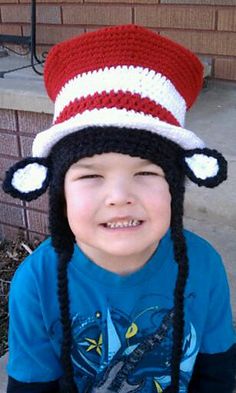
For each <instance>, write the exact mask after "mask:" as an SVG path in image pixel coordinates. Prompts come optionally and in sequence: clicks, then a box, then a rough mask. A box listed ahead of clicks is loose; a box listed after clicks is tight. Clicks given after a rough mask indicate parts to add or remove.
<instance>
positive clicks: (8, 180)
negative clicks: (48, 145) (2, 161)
mask: <svg viewBox="0 0 236 393" xmlns="http://www.w3.org/2000/svg"><path fill="white" fill-rule="evenodd" d="M33 163H38V164H39V165H42V166H44V167H46V168H47V175H46V178H45V180H44V181H43V183H42V186H41V187H40V188H38V189H36V190H34V191H29V192H21V191H19V190H18V189H16V188H15V187H14V186H13V185H12V179H13V176H14V174H15V173H16V172H17V171H18V170H19V169H22V168H24V167H26V166H27V165H29V164H33ZM50 178H51V176H50V167H49V161H48V159H47V158H38V157H27V158H25V159H23V160H21V161H19V162H17V163H16V164H14V165H13V166H12V167H10V169H9V170H8V171H7V172H6V175H5V179H4V181H3V185H2V188H3V191H4V192H6V193H7V194H10V195H11V196H12V197H13V198H19V199H21V200H22V201H28V202H30V201H32V200H34V199H37V198H38V197H39V196H40V195H42V194H44V192H45V191H46V189H47V187H48V185H49V182H50Z"/></svg>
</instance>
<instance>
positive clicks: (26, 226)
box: [15, 111, 29, 240]
mask: <svg viewBox="0 0 236 393" xmlns="http://www.w3.org/2000/svg"><path fill="white" fill-rule="evenodd" d="M15 116H16V136H17V141H18V149H19V157H18V158H19V159H21V160H22V159H23V154H22V147H21V140H20V126H19V116H18V111H15ZM22 207H23V209H22V210H23V220H24V226H25V228H24V229H25V231H26V237H27V240H29V236H28V229H29V223H28V218H27V213H26V202H25V201H23V204H22Z"/></svg>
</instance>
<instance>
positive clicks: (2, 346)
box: [0, 238, 38, 357]
mask: <svg viewBox="0 0 236 393" xmlns="http://www.w3.org/2000/svg"><path fill="white" fill-rule="evenodd" d="M37 245H38V243H37V242H35V244H30V243H29V242H27V241H26V240H24V239H22V238H18V239H17V240H16V241H14V242H13V241H7V240H2V241H0V357H1V356H2V355H4V354H5V353H6V352H7V350H8V344H7V332H8V294H9V288H10V282H11V279H12V277H13V274H14V272H15V270H16V268H17V266H18V265H19V264H20V263H21V262H22V261H23V259H25V257H26V256H27V255H29V254H30V253H31V252H32V250H33V249H35V248H36V246H37Z"/></svg>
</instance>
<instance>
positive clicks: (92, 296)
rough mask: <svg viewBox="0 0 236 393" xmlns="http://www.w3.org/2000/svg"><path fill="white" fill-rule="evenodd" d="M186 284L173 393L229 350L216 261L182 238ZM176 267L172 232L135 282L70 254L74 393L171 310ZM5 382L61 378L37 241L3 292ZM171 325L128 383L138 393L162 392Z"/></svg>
mask: <svg viewBox="0 0 236 393" xmlns="http://www.w3.org/2000/svg"><path fill="white" fill-rule="evenodd" d="M184 233H185V237H186V240H187V247H188V257H189V265H190V266H189V278H188V282H187V286H186V291H185V332H184V343H183V357H182V360H181V365H180V371H181V373H180V390H179V391H180V392H181V393H182V392H183V393H184V392H187V388H188V383H189V380H190V378H191V374H192V370H193V366H194V363H195V360H196V356H197V354H198V353H199V352H201V353H206V354H215V353H221V352H225V351H227V350H228V349H229V348H230V347H231V346H232V344H233V343H234V342H235V334H234V331H233V326H232V314H231V307H230V299H229V288H228V283H227V278H226V274H225V270H224V267H223V264H222V261H221V258H220V256H219V254H218V253H217V252H216V251H215V250H214V249H213V248H212V246H211V245H210V244H209V243H207V242H206V241H205V240H203V239H202V238H200V237H198V236H197V235H195V234H193V233H191V232H188V231H185V232H184ZM176 275H177V265H176V262H175V261H174V257H173V244H172V241H171V238H170V232H167V234H166V235H165V236H164V238H163V239H162V240H161V242H160V243H159V246H158V248H157V250H156V252H155V253H154V254H153V256H152V258H151V259H150V260H149V261H148V262H147V263H146V264H145V265H144V266H143V267H142V268H141V269H140V270H138V271H136V272H135V273H132V274H129V275H126V276H120V275H118V274H115V273H112V272H109V271H107V270H105V269H103V268H101V267H99V266H98V265H96V264H95V263H93V262H92V261H91V260H89V259H88V258H87V257H86V256H85V255H84V254H83V253H82V252H81V250H80V249H79V247H78V246H77V245H75V247H74V254H73V258H72V260H71V262H70V263H69V265H68V280H69V295H70V301H71V304H70V310H71V321H72V337H73V340H72V341H73V345H72V351H71V353H72V355H71V356H72V361H73V364H74V370H75V379H76V383H77V385H78V387H79V391H80V392H84V391H85V387H86V386H88V384H89V383H91V381H93V380H94V379H95V378H98V377H99V376H100V375H103V373H104V370H106V368H107V366H108V365H109V364H113V362H114V363H115V361H116V359H120V358H122V359H124V358H126V357H130V356H132V353H133V351H134V350H135V349H136V348H138V346H139V345H140V344H141V343H142V342H143V340H144V339H145V338H147V337H148V336H150V335H151V334H153V333H154V332H155V331H157V329H158V328H159V327H160V324H161V322H162V320H163V318H164V317H165V316H166V315H167V314H168V313H169V311H170V310H171V309H172V308H173V291H174V287H175V283H176ZM9 308H10V309H9V312H10V327H9V348H10V356H9V362H8V374H9V375H10V376H11V377H13V378H15V379H16V380H18V381H21V382H47V381H51V380H55V379H58V378H59V377H60V376H62V374H63V370H62V366H61V363H60V348H61V338H62V330H61V323H60V313H59V304H58V299H57V255H56V253H55V251H54V249H53V247H52V244H51V239H48V240H46V241H44V242H43V243H42V244H41V245H40V246H39V247H38V248H37V250H35V251H34V252H33V254H31V255H30V256H29V257H28V258H27V259H26V260H25V261H24V262H23V263H22V264H21V265H20V267H19V268H18V269H17V271H16V273H15V275H14V278H13V280H12V284H11V291H10V303H9ZM171 348H172V325H171V324H170V326H169V328H168V331H167V333H166V335H165V337H164V338H163V339H162V341H161V342H160V343H159V345H158V346H157V347H154V348H153V349H152V350H147V351H146V352H145V353H144V354H143V356H142V358H141V359H140V361H139V362H138V364H137V366H136V367H135V368H134V370H133V372H132V373H131V375H129V383H130V384H139V383H140V385H141V382H140V381H142V385H141V386H142V389H141V390H140V391H141V392H142V393H152V392H153V393H154V392H162V390H163V389H164V388H165V387H167V386H168V385H169V384H170V363H171Z"/></svg>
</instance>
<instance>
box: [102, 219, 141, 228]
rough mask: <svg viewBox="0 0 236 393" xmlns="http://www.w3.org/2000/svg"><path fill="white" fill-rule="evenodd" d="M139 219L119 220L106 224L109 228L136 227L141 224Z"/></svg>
mask: <svg viewBox="0 0 236 393" xmlns="http://www.w3.org/2000/svg"><path fill="white" fill-rule="evenodd" d="M140 223H141V222H140V221H139V220H130V221H117V222H108V223H107V224H106V226H107V227H108V228H127V227H136V226H137V225H140Z"/></svg>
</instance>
